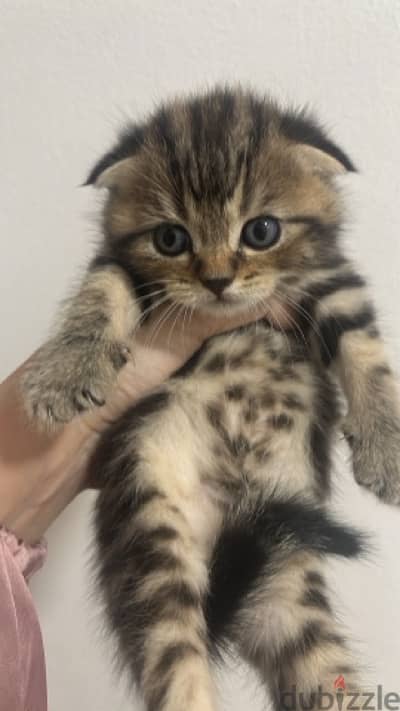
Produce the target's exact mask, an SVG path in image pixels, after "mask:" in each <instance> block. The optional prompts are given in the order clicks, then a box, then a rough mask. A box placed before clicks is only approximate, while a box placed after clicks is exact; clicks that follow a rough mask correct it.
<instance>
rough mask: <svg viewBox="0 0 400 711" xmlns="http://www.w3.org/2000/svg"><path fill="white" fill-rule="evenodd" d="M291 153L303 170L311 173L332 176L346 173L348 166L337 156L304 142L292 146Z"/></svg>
mask: <svg viewBox="0 0 400 711" xmlns="http://www.w3.org/2000/svg"><path fill="white" fill-rule="evenodd" d="M291 153H292V155H293V156H294V157H295V159H296V160H297V161H298V163H300V164H301V165H302V166H303V168H304V169H305V170H307V171H310V172H312V173H320V174H321V175H326V176H332V175H340V174H343V173H347V171H348V168H346V167H345V166H344V165H343V163H342V162H341V161H339V160H338V159H337V158H334V157H333V156H332V155H330V154H329V153H325V151H322V150H321V149H320V148H315V147H314V146H310V145H307V144H305V143H299V144H295V145H294V146H292V148H291Z"/></svg>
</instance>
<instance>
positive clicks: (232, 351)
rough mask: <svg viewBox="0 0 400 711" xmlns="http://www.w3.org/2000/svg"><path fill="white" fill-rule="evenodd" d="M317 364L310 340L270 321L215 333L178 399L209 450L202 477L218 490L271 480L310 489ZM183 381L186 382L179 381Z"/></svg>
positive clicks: (236, 491) (237, 491)
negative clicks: (276, 328)
mask: <svg viewBox="0 0 400 711" xmlns="http://www.w3.org/2000/svg"><path fill="white" fill-rule="evenodd" d="M316 380H317V378H316V371H315V367H314V365H313V362H312V360H311V358H310V354H309V349H308V347H307V346H306V345H305V344H301V343H299V342H296V341H295V340H294V338H293V337H292V336H286V335H285V334H280V333H278V332H276V331H273V330H271V329H266V328H265V327H263V326H257V327H255V326H254V327H253V328H251V329H247V330H245V331H240V332H235V333H232V334H229V335H224V336H220V337H218V338H216V339H214V340H213V341H212V342H211V343H210V344H209V345H208V347H207V348H206V349H205V350H204V352H203V353H202V355H201V356H200V358H199V360H198V362H197V364H196V366H195V368H194V370H193V371H192V373H191V374H189V375H187V376H186V377H185V380H184V382H183V383H181V385H180V393H179V398H180V399H181V402H182V405H183V406H184V407H185V409H186V411H187V412H188V414H189V417H191V421H192V424H193V426H194V427H196V428H197V430H198V432H201V433H202V441H203V442H204V449H205V450H206V451H207V453H208V456H207V462H208V464H207V466H205V467H203V469H202V472H201V476H202V481H203V483H205V484H206V485H207V486H209V487H211V488H212V489H214V490H216V491H218V492H219V495H223V496H224V497H226V496H228V497H229V496H236V497H237V496H240V495H241V492H242V493H243V492H244V491H245V490H249V489H252V488H254V487H255V488H257V487H258V486H262V487H264V488H265V486H266V485H268V483H269V484H271V486H275V487H276V486H277V485H280V484H281V483H282V482H283V481H284V482H285V487H286V489H287V484H288V472H289V470H290V472H291V474H290V477H291V486H292V488H293V491H296V492H297V491H298V490H304V486H305V485H306V484H307V483H309V480H310V466H311V465H310V463H309V461H308V448H307V443H308V436H309V432H310V427H311V423H312V420H313V411H314V405H315V397H316ZM177 385H178V387H179V383H177Z"/></svg>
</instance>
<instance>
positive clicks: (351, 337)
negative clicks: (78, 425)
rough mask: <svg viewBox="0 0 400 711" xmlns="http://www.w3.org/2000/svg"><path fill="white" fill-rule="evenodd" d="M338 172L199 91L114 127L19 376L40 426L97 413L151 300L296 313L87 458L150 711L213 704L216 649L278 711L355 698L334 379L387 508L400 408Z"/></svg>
mask: <svg viewBox="0 0 400 711" xmlns="http://www.w3.org/2000/svg"><path fill="white" fill-rule="evenodd" d="M353 170H354V167H353V164H352V163H351V161H350V159H349V158H348V157H347V156H346V155H345V153H343V151H342V150H341V149H340V148H338V147H337V146H336V145H335V144H334V143H332V142H331V140H330V139H329V138H328V137H327V136H326V135H325V133H324V131H323V130H322V129H321V128H320V126H319V125H318V124H317V123H315V121H314V120H313V119H312V118H311V117H309V116H308V115H307V114H306V113H304V112H297V113H296V112H292V111H285V110H282V109H280V108H279V107H278V106H277V105H276V104H275V103H273V102H272V101H271V100H269V99H267V98H263V97H258V96H256V95H254V94H253V93H251V92H246V91H244V90H242V89H238V90H232V89H216V90H213V91H210V92H208V93H205V94H204V95H200V96H193V97H189V98H186V99H183V100H176V101H173V102H171V103H169V104H166V105H164V106H162V107H161V108H160V109H159V110H158V111H157V112H155V113H154V114H153V115H152V116H150V117H149V118H148V120H146V121H144V122H143V123H142V124H138V125H135V126H133V127H130V128H128V129H127V130H126V131H125V132H124V133H123V134H122V135H121V137H120V140H119V142H118V143H117V145H116V146H115V147H114V148H113V150H111V151H110V153H108V154H106V155H105V156H104V157H103V158H102V159H101V160H100V161H99V163H98V164H97V165H96V166H95V167H94V169H93V170H92V172H91V173H90V176H89V178H88V181H87V183H88V184H93V185H96V186H98V187H102V188H106V189H107V190H108V200H107V203H106V206H105V210H104V222H103V225H104V241H103V245H102V248H101V250H100V252H99V254H98V256H97V257H96V258H95V259H94V260H93V262H92V264H91V266H90V268H89V270H88V273H87V275H86V277H85V279H84V280H83V283H82V286H81V288H80V290H79V292H78V293H77V294H76V295H75V296H74V297H73V298H72V299H71V300H70V301H69V302H68V303H67V305H66V308H65V311H64V314H63V315H62V318H61V320H60V323H59V326H58V328H57V329H56V332H55V333H54V335H53V337H52V338H51V339H50V340H49V341H48V342H47V343H46V344H45V345H44V346H43V347H42V348H41V349H40V351H39V352H38V354H37V355H36V356H35V357H34V358H33V360H32V363H31V366H30V368H29V370H28V372H27V375H26V377H25V380H24V384H23V389H24V395H25V400H26V403H27V409H28V411H29V413H30V415H31V416H32V417H33V418H35V419H36V420H38V421H40V422H41V423H42V424H45V425H46V424H47V425H49V424H54V423H56V424H57V423H60V422H66V421H68V420H70V419H71V418H72V417H74V416H75V415H76V414H77V413H78V412H81V411H82V410H84V409H86V408H90V407H96V406H98V405H100V404H102V403H103V402H104V400H105V398H106V397H107V393H108V391H109V389H110V388H111V387H112V384H113V382H114V380H115V377H116V375H117V373H118V371H119V369H120V368H121V367H122V366H123V364H124V363H125V362H126V360H127V358H128V357H129V349H130V348H131V347H132V350H133V358H134V342H133V345H132V346H131V339H132V335H133V331H134V328H135V324H136V323H137V322H138V320H139V318H140V315H141V313H142V312H143V309H148V310H149V312H150V310H151V308H152V307H153V306H154V304H156V303H158V300H162V299H167V300H168V301H169V302H171V303H176V304H180V305H181V306H182V312H183V310H184V308H188V309H191V308H197V309H203V310H208V311H209V312H210V311H212V310H213V309H215V310H217V309H221V308H224V309H228V308H231V309H232V310H233V309H246V308H251V307H252V306H253V305H254V304H255V303H259V302H261V303H265V304H267V303H270V302H272V299H275V300H276V301H278V302H279V303H281V304H286V305H289V306H290V307H291V308H293V309H294V310H295V311H296V312H297V315H298V319H297V322H296V323H295V324H294V326H293V330H292V332H290V333H287V334H282V333H281V332H279V331H278V330H274V329H273V328H271V327H270V326H269V325H268V324H267V323H266V322H259V323H257V325H255V324H253V325H250V326H248V327H246V328H241V329H238V330H237V332H235V333H234V334H228V335H226V334H225V335H220V336H217V337H214V338H212V339H210V340H209V341H208V342H207V343H206V344H205V346H204V347H203V348H202V349H201V350H200V351H199V353H198V354H197V355H196V356H195V357H194V358H193V359H192V361H191V362H190V363H189V364H188V365H187V366H186V367H185V368H183V369H182V370H181V371H179V372H178V373H176V375H175V376H174V377H173V378H171V379H170V380H169V381H168V382H167V383H166V384H165V385H164V386H163V387H160V389H159V391H158V392H157V393H155V394H153V395H151V396H150V397H147V398H146V399H145V400H143V401H142V402H141V403H140V404H138V405H137V406H135V407H133V408H131V410H129V411H128V412H127V413H126V414H125V415H124V416H123V417H121V419H120V420H119V421H118V422H117V423H116V424H115V425H114V426H112V427H111V428H110V430H109V431H108V432H107V433H106V434H105V435H104V437H103V439H102V442H101V445H100V447H99V449H98V451H97V454H96V457H95V463H94V466H95V467H96V476H97V478H98V479H99V478H100V480H101V483H102V489H101V491H100V494H99V497H98V502H97V507H96V527H97V542H98V570H99V581H100V586H101V590H102V593H103V596H104V600H105V603H106V608H107V613H108V619H109V622H110V625H111V629H112V630H113V631H114V632H115V633H116V635H117V637H118V641H119V649H120V655H121V660H122V664H123V665H124V666H125V667H126V668H127V669H128V670H129V672H130V674H131V676H132V678H133V679H134V680H135V681H136V682H137V683H138V684H139V686H140V688H141V690H142V693H143V696H144V699H145V702H146V705H147V709H148V710H149V711H156V710H157V711H161V710H162V711H183V710H185V711H211V709H214V708H215V700H214V692H213V688H212V682H211V677H210V660H211V658H212V657H213V656H214V654H215V653H216V652H217V651H218V650H219V649H221V648H234V649H235V650H236V651H237V652H238V653H239V654H241V655H242V657H243V658H244V659H246V660H247V661H248V662H250V663H251V664H252V665H253V666H254V667H255V668H256V670H257V671H258V673H259V674H260V676H261V678H262V680H263V681H264V682H265V684H266V686H267V687H268V688H269V690H270V692H271V694H272V698H273V700H274V704H275V707H276V709H281V708H284V707H285V703H286V702H287V700H288V694H290V692H291V691H292V689H293V687H295V689H296V699H297V702H296V703H297V704H299V703H300V702H299V700H298V699H299V694H300V693H301V694H303V699H307V700H308V703H309V704H311V706H310V705H309V706H308V708H311V707H313V708H318V706H319V701H318V697H317V696H315V694H316V693H317V692H318V689H320V690H323V691H324V692H326V693H329V692H331V693H332V692H333V689H334V681H335V679H336V677H337V676H338V675H343V676H344V677H345V679H346V683H347V687H348V688H349V689H351V688H357V687H358V685H359V684H360V681H359V679H358V671H357V664H356V662H355V660H354V658H353V656H352V654H351V652H350V650H349V648H348V646H347V643H346V640H345V639H344V637H343V636H342V634H341V633H338V629H337V624H336V621H335V617H334V613H333V611H332V607H331V602H330V600H329V599H328V594H327V591H326V587H325V581H324V573H323V569H324V563H325V559H326V558H327V557H328V556H329V555H341V556H347V557H351V556H355V555H357V554H358V553H359V552H360V551H361V549H362V542H361V539H360V537H359V536H358V534H357V533H356V532H355V531H353V530H352V529H350V528H347V527H344V526H342V525H340V524H339V523H337V522H335V521H334V520H333V519H332V517H331V515H330V514H329V513H328V505H329V504H328V501H329V499H328V496H329V487H330V454H331V446H332V441H333V438H334V435H335V431H336V429H337V418H338V406H337V396H336V388H335V384H334V381H333V379H332V376H333V375H337V376H338V378H339V381H340V385H341V387H342V388H343V391H344V393H345V395H346V396H347V399H348V415H347V418H346V421H345V432H346V436H347V437H348V440H349V443H350V446H351V449H352V457H353V465H354V472H355V476H356V479H357V481H358V482H359V483H360V484H362V485H363V486H365V487H367V488H369V489H371V490H372V491H373V492H374V493H376V494H377V495H378V496H379V497H381V498H382V499H383V500H385V501H388V502H390V503H396V504H398V503H399V502H400V472H399V462H400V416H399V405H398V401H397V399H396V395H395V381H394V377H393V375H392V372H391V370H390V368H389V366H388V364H387V361H386V358H385V355H384V348H383V345H382V341H381V338H380V336H379V332H378V329H377V326H376V321H375V312H374V307H373V305H372V303H371V301H370V298H369V296H368V294H367V292H366V288H365V282H364V279H363V278H362V277H361V276H360V275H359V274H358V272H357V271H355V269H354V267H353V266H352V265H351V264H350V262H349V261H348V260H347V259H346V257H344V256H343V253H342V249H341V246H340V242H339V234H340V227H341V223H342V212H343V210H342V204H341V198H340V193H339V191H338V188H337V185H336V180H337V176H339V175H340V174H341V173H344V172H346V171H353ZM160 295H161V296H160ZM285 700H286V701H285ZM298 707H299V706H298V705H296V708H298ZM343 708H345V704H344V705H343Z"/></svg>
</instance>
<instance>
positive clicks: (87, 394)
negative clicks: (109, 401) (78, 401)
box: [82, 389, 106, 407]
mask: <svg viewBox="0 0 400 711" xmlns="http://www.w3.org/2000/svg"><path fill="white" fill-rule="evenodd" d="M82 395H83V397H84V398H86V400H89V402H91V403H92V405H97V407H102V406H103V405H105V403H106V401H105V400H103V399H101V398H98V397H96V396H95V395H93V393H92V392H91V391H90V390H87V389H84V390H82Z"/></svg>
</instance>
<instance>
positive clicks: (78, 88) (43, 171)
mask: <svg viewBox="0 0 400 711" xmlns="http://www.w3.org/2000/svg"><path fill="white" fill-rule="evenodd" d="M0 5H1V11H0V78H1V80H0V86H1V94H0V96H1V99H0V101H1V106H0V111H1V118H0V121H1V132H0V176H1V178H0V180H1V197H2V206H1V211H0V240H1V251H0V260H1V261H0V289H1V299H0V314H1V320H0V323H1V352H0V359H1V360H0V377H2V376H5V375H6V374H7V373H8V372H9V371H10V370H11V369H13V368H14V367H15V366H16V365H17V364H18V363H19V362H20V361H21V359H23V358H24V357H25V356H27V355H28V354H29V353H30V352H31V351H32V349H33V348H34V347H35V346H37V345H38V344H39V343H40V341H41V339H42V338H43V336H44V335H45V333H46V329H47V327H48V324H49V320H50V317H51V315H52V314H53V311H54V307H55V304H56V302H57V300H58V299H59V297H60V296H61V295H62V294H63V293H64V291H65V288H66V286H67V285H68V284H69V283H70V280H71V277H72V276H73V275H74V274H75V273H76V270H77V268H78V266H79V265H81V263H82V260H84V259H85V257H86V256H87V255H88V254H89V253H90V250H91V240H92V238H93V236H94V234H95V227H94V223H93V220H92V216H93V211H94V209H95V205H96V203H95V199H94V196H93V195H92V193H91V191H90V189H81V188H78V187H77V186H78V185H79V183H81V182H82V179H83V178H84V177H85V174H86V171H87V169H88V167H89V166H90V165H91V164H92V162H93V160H94V159H96V158H97V156H98V155H99V154H100V153H101V151H102V150H103V149H106V148H107V147H108V146H109V144H110V142H111V141H112V139H113V136H114V130H115V129H116V128H117V127H118V125H119V122H120V120H121V119H122V118H124V117H126V116H129V115H132V116H138V115H139V114H140V113H141V112H142V111H144V110H146V109H148V108H149V107H151V106H152V105H153V103H154V102H155V101H157V100H158V99H159V98H161V97H165V96H167V95H169V94H171V93H173V92H177V91H180V90H182V89H192V88H193V87H198V86H203V85H204V84H205V83H208V84H209V83H212V82H213V81H214V80H224V79H241V80H243V81H245V82H248V81H250V82H251V83H252V84H254V85H255V86H256V87H259V88H260V89H262V90H264V89H270V90H271V91H273V92H274V93H275V94H277V95H278V96H280V97H282V98H289V99H290V100H291V101H296V102H310V103H311V105H313V106H315V107H317V109H318V111H319V113H320V115H321V116H322V118H323V119H324V120H325V121H326V122H327V123H328V125H329V126H331V127H332V128H333V129H334V133H335V136H336V137H337V139H338V140H339V141H341V142H342V143H343V145H344V147H345V148H347V149H348V150H349V152H350V153H351V155H352V156H353V157H354V159H355V161H356V163H357V164H358V166H359V168H360V170H361V175H360V176H359V177H352V178H351V179H347V182H348V183H349V185H351V192H352V194H353V199H352V207H353V224H352V225H351V229H350V230H349V242H350V244H351V250H352V252H353V253H354V254H355V255H357V257H358V259H359V261H360V262H361V264H362V265H363V266H364V269H365V271H366V273H367V274H368V275H369V276H370V278H371V280H372V282H373V284H374V287H375V293H376V299H377V302H378V305H379V307H380V309H381V312H382V314H383V326H384V328H385V330H386V332H387V333H388V336H389V340H390V342H391V345H392V350H393V353H394V357H395V359H397V364H398V365H399V360H400V346H399V336H400V323H399V319H398V317H397V313H398V297H399V291H398V279H399V266H400V240H399V197H400V187H399V186H400V182H399V177H398V176H399V165H400V132H399V119H400V2H399V0H297V1H296V0H218V1H215V0H214V1H212V0H201V2H199V1H197V0H196V1H195V0H186V2H185V1H184V0H113V1H112V2H108V1H107V0H34V1H33V0H2V2H1V3H0ZM399 370H400V368H399ZM338 468H339V471H340V475H339V482H338V489H339V491H340V495H339V496H338V507H339V508H340V509H341V510H342V511H343V512H345V513H347V515H348V517H349V519H350V520H352V521H355V522H360V523H362V524H364V525H365V526H366V527H367V528H370V529H371V530H373V531H375V532H376V541H377V546H378V548H379V555H377V556H376V561H375V562H374V563H372V564H371V563H370V564H356V565H348V564H344V563H338V564H337V565H335V570H334V573H335V574H334V575H333V583H334V584H335V586H336V587H337V588H338V591H339V593H340V598H341V601H342V602H341V604H340V607H339V609H340V612H341V613H342V615H343V618H344V619H345V620H346V621H347V622H348V624H349V625H350V628H351V629H352V630H353V633H354V635H355V637H356V638H357V639H359V640H360V641H361V648H362V650H363V654H365V657H366V659H367V660H368V661H369V663H370V664H371V668H372V669H373V670H374V671H373V673H371V679H372V681H373V682H374V683H381V684H384V685H385V687H386V688H387V690H388V691H391V690H392V691H399V689H400V678H399V677H400V674H399V671H398V668H399V657H400V606H399V604H398V601H399V597H400V567H399V562H398V558H399V556H398V539H399V530H400V529H399V524H400V511H399V512H396V511H392V510H390V509H389V508H385V507H383V506H381V505H378V504H376V503H375V502H374V501H373V500H372V499H370V498H369V497H368V496H367V495H364V494H362V493H361V492H360V491H358V490H357V489H356V487H355V485H353V484H352V481H351V475H350V474H349V472H348V470H347V468H346V466H345V464H344V461H343V459H341V458H340V457H339V467H338ZM90 506H91V499H90V496H89V495H84V496H82V497H81V498H80V499H79V500H78V501H77V502H76V503H75V504H74V505H73V506H71V507H70V509H69V510H68V511H66V512H65V514H64V515H63V516H62V517H61V519H60V520H59V521H58V522H57V524H56V525H55V526H54V527H53V529H52V530H51V532H50V533H49V545H50V555H49V561H48V564H47V566H46V568H45V570H44V571H43V573H41V575H40V576H38V577H37V579H36V580H35V582H34V585H33V590H34V594H35V598H36V600H37V605H38V608H39V613H40V618H41V622H42V625H43V630H44V636H45V642H46V650H47V659H48V672H49V686H50V708H51V710H52V711H71V708H74V709H77V711H81V710H82V711H83V710H84V711H92V710H93V711H109V710H110V709H114V710H117V709H118V710H120V711H128V709H132V708H133V706H132V704H131V703H130V702H129V701H128V700H127V697H126V696H125V695H124V690H123V687H117V686H116V684H115V683H114V682H113V680H112V677H111V671H110V663H109V659H110V657H109V655H108V650H107V649H106V647H105V646H104V645H103V644H101V642H100V639H99V635H98V630H99V629H100V620H99V618H98V617H97V616H96V614H95V611H94V608H93V603H92V602H90V600H89V597H88V594H89V590H90V584H89V579H88V573H87V570H86V560H87V557H88V551H87V549H88V544H89V541H90V532H89V514H90ZM247 678H248V677H247V675H246V674H245V675H243V674H242V675H239V674H238V673H236V672H234V671H231V673H230V675H229V676H228V678H226V677H225V681H224V692H223V704H221V708H222V707H223V708H225V709H229V710H231V709H232V710H234V709H240V708H251V709H254V711H256V709H261V708H262V705H263V702H262V695H261V694H260V693H258V692H257V693H256V692H255V686H254V685H253V684H248V683H247ZM245 702H246V703H245ZM135 708H136V706H135ZM137 708H139V705H138V706H137Z"/></svg>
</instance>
